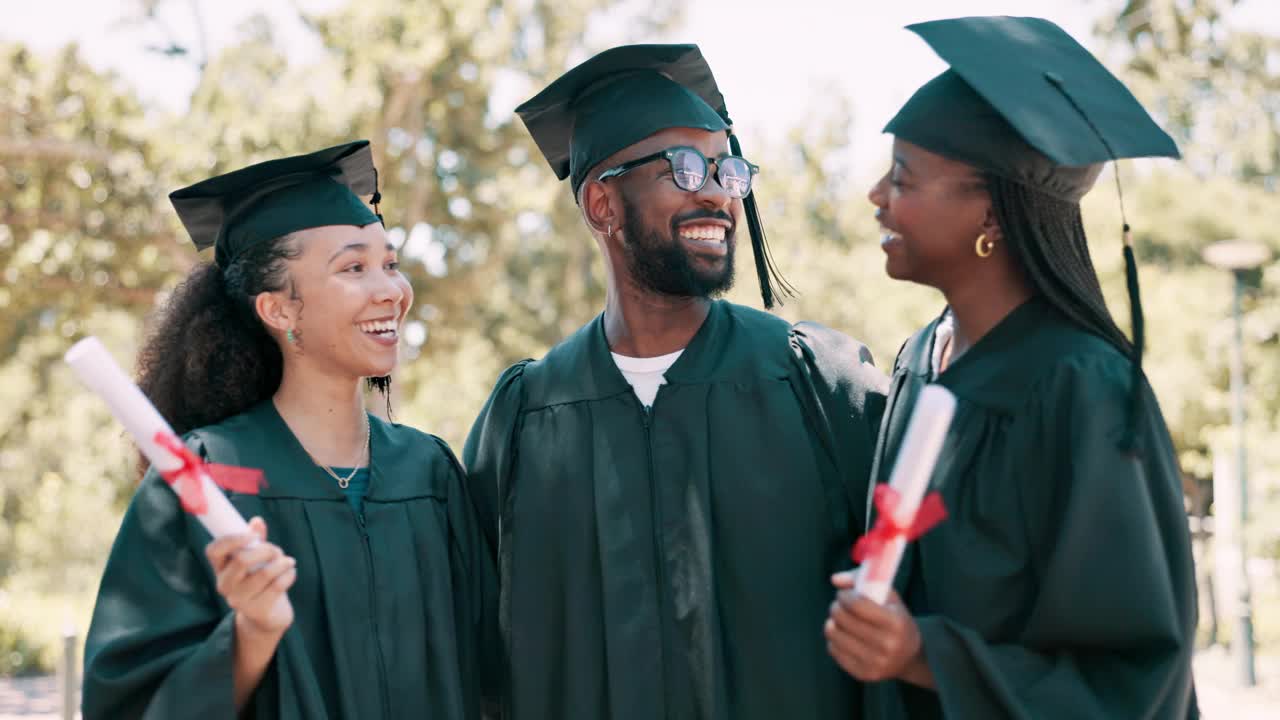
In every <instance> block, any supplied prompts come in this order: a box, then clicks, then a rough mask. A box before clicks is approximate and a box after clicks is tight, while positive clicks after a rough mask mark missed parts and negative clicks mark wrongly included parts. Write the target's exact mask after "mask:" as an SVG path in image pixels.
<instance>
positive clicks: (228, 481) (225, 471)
mask: <svg viewBox="0 0 1280 720" xmlns="http://www.w3.org/2000/svg"><path fill="white" fill-rule="evenodd" d="M153 440H155V443H156V444H157V445H159V446H160V447H162V448H164V449H165V450H168V451H169V452H171V453H173V455H174V457H176V458H178V460H180V461H181V462H182V465H180V466H178V467H177V468H174V469H173V470H169V471H165V472H161V473H160V477H162V478H164V479H165V481H166V482H168V483H169V484H170V485H172V486H173V491H174V492H176V493H177V494H178V500H180V501H181V502H182V509H183V510H186V511H187V512H189V513H191V514H192V515H203V514H205V512H207V511H208V510H209V501H208V500H207V499H206V498H205V496H204V486H203V484H202V483H201V482H200V476H201V475H203V474H206V473H207V474H208V475H209V477H210V478H211V479H212V480H213V482H214V484H215V485H217V486H218V487H220V488H222V489H223V490H230V491H231V492H238V493H244V494H246V495H257V494H258V489H259V488H260V487H262V484H263V475H262V471H261V470H256V469H254V468H245V467H237V466H235V465H218V464H217V463H208V462H205V461H203V460H201V459H200V458H198V457H196V455H195V453H193V452H191V449H190V448H188V447H187V446H186V445H184V444H182V441H181V440H179V439H178V438H177V437H176V436H174V435H172V434H170V433H166V432H164V431H160V432H157V433H156V434H155V437H154V438H153Z"/></svg>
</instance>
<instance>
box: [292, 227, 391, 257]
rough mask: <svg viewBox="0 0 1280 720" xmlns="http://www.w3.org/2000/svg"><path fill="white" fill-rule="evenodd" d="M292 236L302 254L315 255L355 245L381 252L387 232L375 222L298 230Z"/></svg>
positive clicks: (385, 241)
mask: <svg viewBox="0 0 1280 720" xmlns="http://www.w3.org/2000/svg"><path fill="white" fill-rule="evenodd" d="M294 236H295V237H297V238H298V241H299V243H300V245H301V247H302V252H303V253H310V252H311V251H313V250H314V251H315V253H316V254H324V253H332V252H333V251H334V250H337V249H338V248H340V247H342V246H344V245H350V244H355V243H360V244H364V245H368V246H369V248H370V249H374V250H381V249H382V248H383V247H385V246H386V245H387V231H386V229H384V228H383V227H382V224H381V223H376V222H375V223H369V224H368V225H365V226H364V227H358V226H356V225H323V226H321V227H313V228H307V229H306V230H298V231H297V232H295V233H294ZM324 257H328V254H324Z"/></svg>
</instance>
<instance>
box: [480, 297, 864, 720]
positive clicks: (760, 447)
mask: <svg viewBox="0 0 1280 720" xmlns="http://www.w3.org/2000/svg"><path fill="white" fill-rule="evenodd" d="M665 377H666V382H667V384H665V385H663V386H662V387H661V388H660V389H659V391H658V395H657V397H656V399H655V400H654V403H653V406H652V410H651V411H646V409H645V408H644V407H642V406H641V404H640V402H639V400H638V399H637V397H636V396H635V394H634V392H633V391H632V389H631V387H630V386H629V385H628V384H627V381H626V380H625V379H624V378H623V376H622V374H621V373H620V372H619V370H618V369H617V367H616V365H615V364H614V361H613V359H612V357H611V356H610V353H609V347H608V344H607V342H606V339H605V334H604V325H603V316H601V317H598V318H597V319H595V320H593V321H592V322H591V323H589V324H588V325H586V326H585V327H583V328H582V329H581V330H579V331H578V332H577V333H575V334H574V335H572V336H571V337H569V338H568V339H566V340H565V341H564V342H562V343H561V344H560V345H558V346H556V347H555V348H553V349H552V350H551V351H550V352H549V353H548V354H547V356H546V357H545V358H544V359H542V360H540V361H536V362H531V361H525V362H521V363H519V364H517V365H515V366H514V367H512V368H510V369H508V370H507V371H506V372H505V373H504V374H503V375H502V376H501V378H500V379H499V380H498V383H497V387H496V388H495V390H494V391H493V394H492V396H491V397H490V399H489V402H488V404H487V405H486V406H485V408H484V411H483V413H482V414H481V416H480V417H479V419H478V420H477V421H476V424H475V426H474V428H473V429H472V432H471V435H470V437H469V439H468V441H467V445H466V450H465V452H464V461H465V464H466V465H467V469H468V474H469V481H470V482H471V484H472V492H473V494H474V495H475V496H476V497H477V499H478V503H479V504H480V507H481V516H482V520H483V522H484V524H485V529H486V531H487V532H488V533H490V534H492V535H494V536H496V537H497V538H498V540H497V544H498V549H499V576H500V586H501V601H500V612H501V621H500V627H501V629H502V633H503V640H504V642H505V647H506V650H507V652H508V654H509V663H510V664H509V673H510V684H509V686H508V693H507V697H506V701H507V704H508V709H509V710H510V714H509V716H508V717H510V718H512V720H562V719H563V718H593V719H599V720H633V719H634V720H661V719H662V718H671V719H682V720H683V719H688V718H700V719H707V720H711V719H715V720H728V719H730V718H732V719H733V720H754V719H757V718H758V719H760V720H764V719H765V718H768V719H770V720H773V719H776V718H783V717H806V718H809V717H814V718H816V717H832V718H841V719H842V720H845V719H847V718H853V717H856V709H857V708H856V705H857V698H856V687H855V685H854V683H853V682H852V681H851V680H850V679H849V678H848V677H846V676H844V675H843V674H842V673H841V672H840V671H839V669H838V667H837V666H836V665H835V663H834V662H833V661H832V660H831V659H830V657H829V656H828V654H827V651H826V647H825V640H824V638H823V635H822V624H823V622H824V620H825V618H826V616H827V609H828V606H829V604H830V602H831V599H832V588H831V585H830V581H829V579H828V575H829V573H831V572H833V571H835V570H839V569H843V568H847V567H848V566H849V564H850V562H849V560H848V553H849V547H850V543H851V540H852V530H851V528H854V527H856V526H857V523H858V519H859V518H861V517H862V513H863V512H864V504H865V495H866V486H867V483H868V479H869V473H870V464H871V451H872V449H873V445H874V433H875V427H876V419H877V418H878V416H879V413H880V411H881V409H882V407H883V394H882V393H883V390H884V383H885V378H884V376H883V375H882V374H880V372H879V371H878V370H876V369H875V368H874V367H872V366H871V365H870V355H869V353H868V352H867V351H866V348H865V347H863V346H861V345H860V344H858V343H855V342H853V341H852V340H850V339H849V338H848V337H846V336H844V335H841V334H839V333H835V332H832V331H830V330H828V329H825V328H822V327H820V326H816V325H803V326H797V327H792V326H790V325H789V324H788V323H786V322H785V321H783V320H781V319H779V318H777V317H775V316H773V315H769V314H766V313H762V312H759V311H756V310H752V309H749V308H745V307H741V306H737V305H733V304H730V303H728V302H724V301H717V302H714V303H713V304H712V306H711V308H710V312H709V314H708V315H707V318H706V321H705V322H704V323H703V325H702V327H701V328H700V329H699V330H698V332H697V334H696V335H695V336H694V338H693V339H692V341H691V342H690V344H689V345H688V346H687V347H686V348H685V350H684V352H683V354H682V355H681V356H680V357H679V359H677V360H676V362H675V364H674V365H672V366H671V368H670V369H669V370H668V371H667V372H666V374H665ZM837 438H838V441H837Z"/></svg>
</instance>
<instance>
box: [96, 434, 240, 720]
mask: <svg viewBox="0 0 1280 720" xmlns="http://www.w3.org/2000/svg"><path fill="white" fill-rule="evenodd" d="M188 443H189V444H191V445H193V446H194V447H193V449H194V450H195V451H196V452H197V454H199V455H202V456H203V455H204V451H203V447H202V446H201V444H200V443H199V442H198V441H195V442H192V441H190V440H189V441H188ZM209 539H210V538H209V536H208V534H207V533H206V532H205V531H204V529H203V528H202V527H200V526H199V524H198V523H196V522H194V521H192V520H191V519H189V518H188V516H187V514H186V513H185V512H183V510H182V508H181V506H180V505H179V502H178V498H177V496H176V495H175V494H174V493H173V491H172V490H171V489H170V488H169V487H167V484H166V483H165V481H164V480H163V479H162V478H160V477H159V475H157V474H156V472H155V471H154V470H149V471H148V472H147V474H146V476H145V478H144V479H143V481H142V483H141V485H140V486H139V488H138V491H137V492H136V493H135V495H134V497H133V500H132V502H131V503H130V505H129V509H128V510H127V512H126V513H125V516H124V520H123V523H122V525H121V527H120V532H119V534H118V535H117V536H116V540H115V543H114V545H113V546H112V548H111V554H110V556H109V558H108V560H107V565H106V569H105V571H104V573H103V577H102V584H101V586H100V587H99V589H98V598H97V603H96V605H95V607H94V612H93V620H92V622H91V625H90V627H89V633H88V636H87V638H86V641H85V666H84V686H83V691H82V692H83V708H82V712H83V716H84V718H85V720H97V719H98V718H111V719H112V720H117V719H119V718H147V719H151V718H155V719H156V720H159V719H161V718H175V717H182V718H193V719H202V718H209V719H210V720H213V719H214V718H217V719H219V720H221V719H225V718H231V717H234V716H235V699H234V678H233V673H232V665H233V641H234V622H233V619H234V613H232V612H230V611H228V610H227V609H226V608H225V606H223V605H221V604H220V603H219V602H218V598H217V593H216V590H215V589H214V587H213V583H212V581H211V576H210V572H209V569H208V561H207V560H205V557H204V553H203V548H204V545H205V544H206V543H207V542H208V541H209Z"/></svg>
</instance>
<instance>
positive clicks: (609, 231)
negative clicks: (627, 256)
mask: <svg viewBox="0 0 1280 720" xmlns="http://www.w3.org/2000/svg"><path fill="white" fill-rule="evenodd" d="M604 234H605V236H606V237H608V238H609V239H610V240H612V239H613V223H609V229H608V230H606V231H605V233H604Z"/></svg>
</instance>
